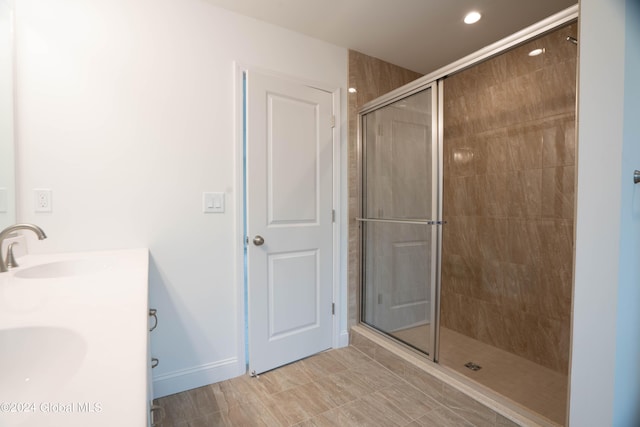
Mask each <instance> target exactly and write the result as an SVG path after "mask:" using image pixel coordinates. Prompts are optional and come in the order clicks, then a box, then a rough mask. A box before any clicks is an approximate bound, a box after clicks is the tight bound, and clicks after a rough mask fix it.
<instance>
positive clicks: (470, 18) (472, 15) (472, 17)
mask: <svg viewBox="0 0 640 427" xmlns="http://www.w3.org/2000/svg"><path fill="white" fill-rule="evenodd" d="M480 18H482V15H480V12H475V11H474V12H469V13H467V16H465V17H464V23H465V24H475V23H476V22H478V21H479V20H480Z"/></svg>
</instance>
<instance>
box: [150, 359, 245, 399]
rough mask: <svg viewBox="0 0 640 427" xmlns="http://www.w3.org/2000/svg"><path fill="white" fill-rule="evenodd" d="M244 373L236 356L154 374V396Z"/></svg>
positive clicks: (162, 395)
mask: <svg viewBox="0 0 640 427" xmlns="http://www.w3.org/2000/svg"><path fill="white" fill-rule="evenodd" d="M243 373H244V367H242V366H240V363H239V362H238V359H237V358H236V357H232V358H229V359H223V360H218V361H216V362H212V363H205V364H204V365H200V366H195V367H193V368H187V369H180V370H177V371H172V372H167V373H166V374H161V375H157V376H154V378H153V397H154V398H159V397H164V396H168V395H170V394H175V393H180V392H182V391H185V390H191V389H194V388H198V387H202V386H205V385H209V384H213V383H217V382H219V381H224V380H228V379H230V378H234V377H237V376H239V375H242V374H243Z"/></svg>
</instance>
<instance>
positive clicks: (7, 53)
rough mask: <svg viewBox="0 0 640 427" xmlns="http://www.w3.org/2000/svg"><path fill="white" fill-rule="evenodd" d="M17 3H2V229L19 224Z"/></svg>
mask: <svg viewBox="0 0 640 427" xmlns="http://www.w3.org/2000/svg"><path fill="white" fill-rule="evenodd" d="M13 53H14V46H13V0H0V230H2V229H4V228H5V227H7V226H8V225H11V224H13V223H15V162H14V150H15V147H14V141H13V74H14V73H13Z"/></svg>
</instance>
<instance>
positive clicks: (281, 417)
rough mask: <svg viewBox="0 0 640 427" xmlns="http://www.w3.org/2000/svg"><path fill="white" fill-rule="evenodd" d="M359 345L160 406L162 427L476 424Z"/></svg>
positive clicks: (170, 398)
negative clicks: (380, 362)
mask: <svg viewBox="0 0 640 427" xmlns="http://www.w3.org/2000/svg"><path fill="white" fill-rule="evenodd" d="M437 399H438V398H437V397H434V396H429V395H427V394H425V393H423V392H421V391H419V390H418V389H417V388H415V387H413V386H412V385H410V384H409V383H407V382H406V381H404V380H403V379H401V378H400V377H398V376H397V375H395V374H393V373H392V372H391V371H389V370H387V369H386V368H385V367H383V366H382V365H380V364H379V363H378V362H376V361H374V360H372V359H371V358H369V357H368V356H366V355H365V354H364V353H362V352H360V351H359V350H357V349H356V348H355V347H351V346H350V347H346V348H341V349H336V350H330V351H326V352H323V353H320V354H317V355H315V356H311V357H309V358H307V359H304V360H301V361H298V362H296V363H292V364H290V365H287V366H284V367H281V368H278V369H275V370H273V371H270V372H267V373H265V374H262V375H260V376H259V377H258V378H251V377H249V376H242V377H238V378H233V379H231V380H228V381H223V382H220V383H216V384H212V385H208V386H205V387H200V388H197V389H194V390H189V391H185V392H182V393H178V394H174V395H171V396H167V397H163V398H160V399H157V400H156V403H157V404H158V405H160V406H162V407H163V409H164V419H163V421H162V424H161V426H162V427H205V426H206V427H211V426H301V427H306V426H331V427H335V426H340V427H348V426H385V427H392V426H407V427H420V426H437V427H444V426H473V424H471V423H469V422H468V421H467V420H465V419H464V418H462V417H461V416H459V415H457V414H455V413H454V412H452V411H451V410H449V409H448V408H446V407H445V406H444V405H442V404H441V403H440V402H438V400H437Z"/></svg>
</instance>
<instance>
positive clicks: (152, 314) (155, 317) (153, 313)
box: [149, 308, 158, 332]
mask: <svg viewBox="0 0 640 427" xmlns="http://www.w3.org/2000/svg"><path fill="white" fill-rule="evenodd" d="M157 313H158V310H156V309H155V308H150V309H149V317H153V320H154V322H153V326H152V327H151V329H149V332H151V331H153V330H154V329H155V328H157V327H158V315H157Z"/></svg>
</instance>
